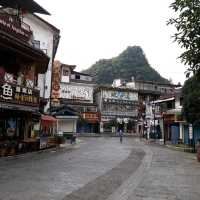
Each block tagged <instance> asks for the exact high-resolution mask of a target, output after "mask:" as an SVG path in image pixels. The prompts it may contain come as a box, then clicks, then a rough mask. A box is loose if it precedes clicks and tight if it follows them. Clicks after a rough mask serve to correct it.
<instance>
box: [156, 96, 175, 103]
mask: <svg viewBox="0 0 200 200" xmlns="http://www.w3.org/2000/svg"><path fill="white" fill-rule="evenodd" d="M174 99H175V98H174V97H171V98H167V99H160V100H157V101H154V103H162V102H167V101H173V100H174Z"/></svg>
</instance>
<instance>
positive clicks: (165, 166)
mask: <svg viewBox="0 0 200 200" xmlns="http://www.w3.org/2000/svg"><path fill="white" fill-rule="evenodd" d="M148 147H149V150H150V151H151V152H152V153H153V157H152V161H151V164H150V167H149V168H147V169H146V170H144V172H143V178H142V181H141V182H140V183H139V184H138V186H137V188H136V189H135V190H133V191H132V192H131V193H130V194H129V197H128V198H127V199H128V200H199V199H200V163H198V162H197V161H196V160H195V159H194V155H192V154H189V153H184V152H179V151H174V150H170V149H167V148H165V147H159V146H154V145H150V146H148ZM115 200H117V199H115Z"/></svg>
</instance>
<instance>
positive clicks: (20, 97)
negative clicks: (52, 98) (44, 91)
mask: <svg viewBox="0 0 200 200" xmlns="http://www.w3.org/2000/svg"><path fill="white" fill-rule="evenodd" d="M0 101H4V102H8V103H16V104H23V105H30V106H38V105H39V91H37V90H33V89H32V88H26V87H22V86H17V85H13V84H10V83H0Z"/></svg>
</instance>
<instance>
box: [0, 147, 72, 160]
mask: <svg viewBox="0 0 200 200" xmlns="http://www.w3.org/2000/svg"><path fill="white" fill-rule="evenodd" d="M74 147H75V145H74V144H72V145H71V144H69V145H67V146H65V147H62V146H59V147H53V148H48V149H44V150H39V151H34V152H27V153H23V154H18V155H14V156H7V157H0V162H2V161H9V160H15V159H21V158H28V157H30V156H33V155H36V154H42V153H49V152H52V151H56V152H62V151H67V150H71V149H73V148H74Z"/></svg>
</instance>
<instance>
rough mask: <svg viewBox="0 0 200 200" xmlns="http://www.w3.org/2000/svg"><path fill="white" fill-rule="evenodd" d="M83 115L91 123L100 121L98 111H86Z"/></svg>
mask: <svg viewBox="0 0 200 200" xmlns="http://www.w3.org/2000/svg"><path fill="white" fill-rule="evenodd" d="M82 116H83V118H84V119H85V120H87V121H88V122H90V123H97V122H99V113H97V112H85V113H82Z"/></svg>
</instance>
